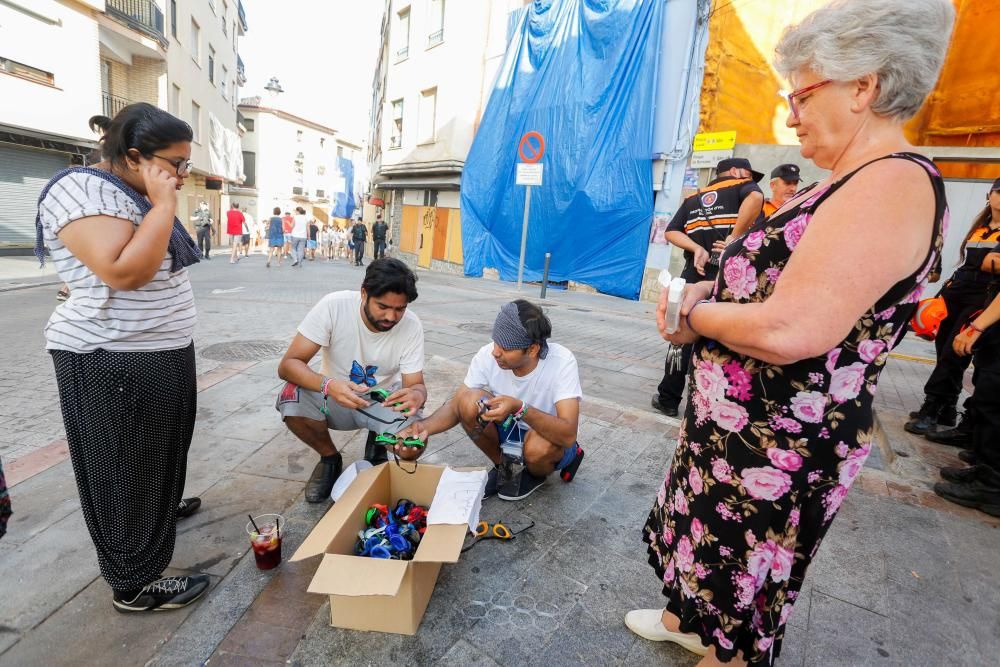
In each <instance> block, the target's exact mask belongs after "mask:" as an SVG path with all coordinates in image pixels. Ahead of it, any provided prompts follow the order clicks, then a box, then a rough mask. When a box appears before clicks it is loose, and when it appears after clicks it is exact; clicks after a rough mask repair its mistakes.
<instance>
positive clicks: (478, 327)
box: [458, 322, 493, 336]
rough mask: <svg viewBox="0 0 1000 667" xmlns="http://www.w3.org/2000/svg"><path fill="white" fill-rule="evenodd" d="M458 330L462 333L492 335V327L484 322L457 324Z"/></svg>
mask: <svg viewBox="0 0 1000 667" xmlns="http://www.w3.org/2000/svg"><path fill="white" fill-rule="evenodd" d="M458 328H459V329H462V330H463V331H471V332H472V333H477V334H486V335H487V336H492V335H493V325H492V324H487V323H485V322H466V323H465V324H459V325H458Z"/></svg>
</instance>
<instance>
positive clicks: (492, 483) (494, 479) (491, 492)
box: [483, 466, 500, 500]
mask: <svg viewBox="0 0 1000 667" xmlns="http://www.w3.org/2000/svg"><path fill="white" fill-rule="evenodd" d="M499 474H500V466H493V467H492V468H490V471H489V472H488V473H486V490H485V491H483V500H486V499H487V498H492V497H493V496H495V495H496V494H497V489H498V488H499V487H500V484H499V482H498V477H499Z"/></svg>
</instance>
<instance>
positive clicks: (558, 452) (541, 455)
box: [524, 431, 564, 467]
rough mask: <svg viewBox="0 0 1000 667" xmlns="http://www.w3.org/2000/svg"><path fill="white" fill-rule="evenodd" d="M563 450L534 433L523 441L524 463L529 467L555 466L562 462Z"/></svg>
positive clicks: (530, 433) (531, 432) (529, 434)
mask: <svg viewBox="0 0 1000 667" xmlns="http://www.w3.org/2000/svg"><path fill="white" fill-rule="evenodd" d="M563 454H564V450H563V448H562V447H560V446H558V445H554V444H552V443H551V442H549V441H548V440H546V439H545V438H543V437H542V436H540V435H538V434H537V433H535V432H534V431H530V432H529V433H528V436H527V437H526V438H525V439H524V462H525V463H527V464H529V465H541V466H553V467H554V466H555V465H556V464H557V463H559V461H560V460H562V457H563Z"/></svg>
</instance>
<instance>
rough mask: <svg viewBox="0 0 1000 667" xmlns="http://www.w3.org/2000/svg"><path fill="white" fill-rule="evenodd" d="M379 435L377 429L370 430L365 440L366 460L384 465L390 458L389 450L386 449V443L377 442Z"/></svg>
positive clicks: (373, 463)
mask: <svg viewBox="0 0 1000 667" xmlns="http://www.w3.org/2000/svg"><path fill="white" fill-rule="evenodd" d="M377 437H378V434H377V433H376V432H375V431H368V440H367V441H365V461H368V463H371V464H372V465H373V466H377V465H382V464H383V463H385V462H386V461H388V460H389V452H387V451H386V449H387V448H386V447H385V445H380V444H377V443H376V442H375V438H377Z"/></svg>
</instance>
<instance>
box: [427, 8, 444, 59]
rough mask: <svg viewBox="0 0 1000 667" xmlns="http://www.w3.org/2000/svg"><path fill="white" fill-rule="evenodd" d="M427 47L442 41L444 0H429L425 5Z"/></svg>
mask: <svg viewBox="0 0 1000 667" xmlns="http://www.w3.org/2000/svg"><path fill="white" fill-rule="evenodd" d="M427 31H428V32H427V48H430V47H432V46H436V45H438V44H440V43H441V42H443V41H444V0H430V3H429V4H428V7H427Z"/></svg>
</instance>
